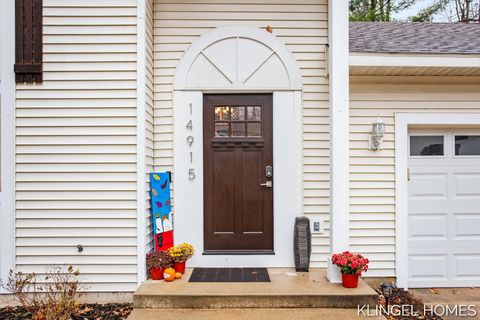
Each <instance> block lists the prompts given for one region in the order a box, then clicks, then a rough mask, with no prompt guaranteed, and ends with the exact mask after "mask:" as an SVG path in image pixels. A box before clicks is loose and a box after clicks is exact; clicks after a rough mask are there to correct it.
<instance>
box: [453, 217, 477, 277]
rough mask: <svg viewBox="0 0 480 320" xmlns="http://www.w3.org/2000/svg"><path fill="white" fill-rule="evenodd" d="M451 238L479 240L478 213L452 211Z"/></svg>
mask: <svg viewBox="0 0 480 320" xmlns="http://www.w3.org/2000/svg"><path fill="white" fill-rule="evenodd" d="M453 238H454V240H463V239H468V240H480V213H454V214H453ZM479 269H480V267H479Z"/></svg>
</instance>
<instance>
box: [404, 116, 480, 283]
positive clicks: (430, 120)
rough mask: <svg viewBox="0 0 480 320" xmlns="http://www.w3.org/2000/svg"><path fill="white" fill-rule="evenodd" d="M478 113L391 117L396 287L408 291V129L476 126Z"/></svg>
mask: <svg viewBox="0 0 480 320" xmlns="http://www.w3.org/2000/svg"><path fill="white" fill-rule="evenodd" d="M479 123H480V113H456V114H450V113H396V114H395V199H396V201H395V205H396V214H395V224H396V231H395V238H396V255H395V260H396V276H397V285H398V287H400V288H404V289H408V237H407V235H408V177H407V169H408V126H409V125H440V126H442V125H444V126H451V125H459V126H478V124H479Z"/></svg>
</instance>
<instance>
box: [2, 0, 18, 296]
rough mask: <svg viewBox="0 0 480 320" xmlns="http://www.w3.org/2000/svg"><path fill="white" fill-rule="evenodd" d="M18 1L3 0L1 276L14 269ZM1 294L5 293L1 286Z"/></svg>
mask: <svg viewBox="0 0 480 320" xmlns="http://www.w3.org/2000/svg"><path fill="white" fill-rule="evenodd" d="M14 12H15V2H14V1H0V43H1V45H0V63H1V68H0V70H1V75H0V79H1V82H0V83H1V85H0V94H1V101H0V105H1V117H0V118H1V125H0V128H1V133H0V137H1V142H0V145H1V150H0V156H1V168H0V170H1V171H0V172H1V175H0V179H1V189H0V279H6V278H7V277H8V272H9V271H10V270H11V269H12V270H14V269H15V74H14V72H13V65H14V63H15V33H14V30H15V14H14ZM0 293H5V292H4V291H2V289H0Z"/></svg>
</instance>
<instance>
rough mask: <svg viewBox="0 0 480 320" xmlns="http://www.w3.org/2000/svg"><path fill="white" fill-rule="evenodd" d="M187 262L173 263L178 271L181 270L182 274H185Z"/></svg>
mask: <svg viewBox="0 0 480 320" xmlns="http://www.w3.org/2000/svg"><path fill="white" fill-rule="evenodd" d="M186 263H187V262H186V261H183V262H174V263H173V269H175V271H176V272H180V273H181V274H184V273H185V264H186Z"/></svg>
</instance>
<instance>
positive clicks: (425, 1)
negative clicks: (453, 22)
mask: <svg viewBox="0 0 480 320" xmlns="http://www.w3.org/2000/svg"><path fill="white" fill-rule="evenodd" d="M432 2H433V0H419V1H418V3H417V4H415V5H413V6H411V7H410V8H409V9H407V10H404V11H403V12H400V13H397V14H394V15H393V18H394V19H397V20H406V19H407V18H408V17H410V16H413V15H415V14H416V13H417V12H418V11H420V10H421V9H423V8H425V7H426V6H428V5H429V4H431V3H432ZM433 21H437V22H446V21H447V18H446V16H445V14H439V15H437V16H435V17H434V19H433Z"/></svg>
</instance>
